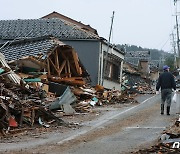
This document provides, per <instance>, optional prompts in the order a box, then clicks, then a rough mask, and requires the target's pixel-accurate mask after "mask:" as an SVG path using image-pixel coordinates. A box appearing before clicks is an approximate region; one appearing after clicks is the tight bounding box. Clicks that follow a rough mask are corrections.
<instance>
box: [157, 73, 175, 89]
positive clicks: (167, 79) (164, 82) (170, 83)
mask: <svg viewBox="0 0 180 154" xmlns="http://www.w3.org/2000/svg"><path fill="white" fill-rule="evenodd" d="M160 87H161V90H162V89H172V88H173V89H174V90H176V82H175V80H174V76H173V75H172V73H170V72H168V71H164V72H163V73H162V74H161V75H160V76H159V79H158V83H157V85H156V90H157V91H159V88H160Z"/></svg>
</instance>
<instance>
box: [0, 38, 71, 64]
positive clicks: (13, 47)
mask: <svg viewBox="0 0 180 154" xmlns="http://www.w3.org/2000/svg"><path fill="white" fill-rule="evenodd" d="M58 45H65V44H64V43H63V42H61V41H59V40H57V39H55V38H53V37H50V36H46V37H41V38H31V39H25V40H19V41H13V42H8V43H7V44H6V46H4V47H2V45H0V46H1V47H2V48H1V47H0V52H1V53H3V55H4V56H5V59H6V60H7V61H12V60H17V59H19V58H22V57H25V56H36V55H39V54H43V55H45V56H46V53H47V52H49V51H51V50H52V49H54V48H55V47H56V46H58ZM66 46H68V45H66Z"/></svg>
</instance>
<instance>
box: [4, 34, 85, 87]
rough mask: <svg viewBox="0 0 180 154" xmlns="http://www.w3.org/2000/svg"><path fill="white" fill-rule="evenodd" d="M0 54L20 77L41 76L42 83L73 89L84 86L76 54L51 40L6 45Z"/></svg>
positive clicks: (82, 72)
mask: <svg viewBox="0 0 180 154" xmlns="http://www.w3.org/2000/svg"><path fill="white" fill-rule="evenodd" d="M1 53H3V54H4V56H5V59H6V60H7V61H8V62H9V64H10V65H11V66H12V67H11V68H14V70H16V71H18V72H19V73H22V77H23V73H26V74H27V73H29V74H31V75H32V74H38V73H41V74H42V76H41V79H43V77H44V78H45V79H46V78H47V79H48V80H49V81H54V82H58V83H66V84H72V85H84V84H85V81H84V80H83V77H88V73H87V71H86V70H85V69H84V67H83V66H82V64H81V63H80V60H79V58H78V55H77V53H76V52H75V50H74V49H73V48H72V47H70V46H69V45H66V44H64V43H62V42H61V41H59V40H58V39H56V38H54V37H51V36H47V37H40V38H30V39H23V40H19V41H13V42H9V44H7V45H6V46H4V47H3V48H2V49H1ZM25 77H27V76H24V78H25ZM28 78H30V76H29V77H28ZM26 81H28V80H26Z"/></svg>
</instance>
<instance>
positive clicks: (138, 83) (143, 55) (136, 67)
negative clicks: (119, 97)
mask: <svg viewBox="0 0 180 154" xmlns="http://www.w3.org/2000/svg"><path fill="white" fill-rule="evenodd" d="M155 73H156V72H155V71H151V67H150V52H149V51H127V52H126V54H125V62H124V65H123V80H122V85H123V86H122V89H129V90H130V93H134V92H135V93H154V92H153V90H152V89H151V80H152V79H154V78H155V77H156V74H155Z"/></svg>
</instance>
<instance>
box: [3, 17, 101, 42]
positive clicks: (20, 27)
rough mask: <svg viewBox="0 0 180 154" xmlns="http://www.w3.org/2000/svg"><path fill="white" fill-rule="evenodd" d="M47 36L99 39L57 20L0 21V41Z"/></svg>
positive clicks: (68, 23)
mask: <svg viewBox="0 0 180 154" xmlns="http://www.w3.org/2000/svg"><path fill="white" fill-rule="evenodd" d="M47 35H52V36H54V37H57V38H59V39H99V37H98V35H95V34H94V33H92V32H88V31H85V30H83V29H81V28H80V27H78V26H77V25H73V24H72V23H70V22H67V21H64V20H62V19H58V18H52V19H25V20H21V19H18V20H0V39H7V40H8V39H15V38H23V37H26V38H32V37H41V36H47Z"/></svg>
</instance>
